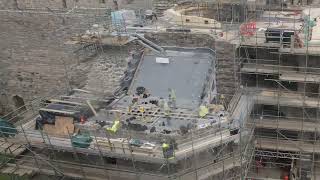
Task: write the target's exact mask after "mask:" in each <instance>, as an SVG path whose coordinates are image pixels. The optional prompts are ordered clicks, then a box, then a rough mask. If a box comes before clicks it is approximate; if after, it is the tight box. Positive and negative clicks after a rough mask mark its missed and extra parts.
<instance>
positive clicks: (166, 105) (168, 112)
mask: <svg viewBox="0 0 320 180" xmlns="http://www.w3.org/2000/svg"><path fill="white" fill-rule="evenodd" d="M163 109H164V114H165V115H166V116H169V115H170V107H169V105H168V102H167V101H166V100H164V104H163Z"/></svg>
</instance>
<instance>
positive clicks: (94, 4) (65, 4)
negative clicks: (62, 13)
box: [0, 0, 152, 10]
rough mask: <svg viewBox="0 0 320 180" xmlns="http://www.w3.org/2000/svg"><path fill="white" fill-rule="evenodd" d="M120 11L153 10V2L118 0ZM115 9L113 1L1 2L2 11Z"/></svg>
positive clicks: (145, 0)
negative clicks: (75, 8)
mask: <svg viewBox="0 0 320 180" xmlns="http://www.w3.org/2000/svg"><path fill="white" fill-rule="evenodd" d="M117 2H118V7H119V8H120V9H152V1H151V0H117ZM74 7H78V8H89V9H90V8H110V9H113V8H114V2H113V0H1V1H0V9H44V10H47V8H50V9H55V10H56V9H60V10H63V9H72V8H74Z"/></svg>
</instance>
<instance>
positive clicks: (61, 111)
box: [40, 108, 78, 115]
mask: <svg viewBox="0 0 320 180" xmlns="http://www.w3.org/2000/svg"><path fill="white" fill-rule="evenodd" d="M40 110H41V111H47V112H55V113H63V114H69V115H73V114H75V113H76V112H78V111H66V110H55V109H47V108H41V109H40Z"/></svg>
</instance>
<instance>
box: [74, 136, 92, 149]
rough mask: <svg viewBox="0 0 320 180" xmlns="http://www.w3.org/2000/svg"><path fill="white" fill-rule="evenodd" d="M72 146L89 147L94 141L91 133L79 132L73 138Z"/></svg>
mask: <svg viewBox="0 0 320 180" xmlns="http://www.w3.org/2000/svg"><path fill="white" fill-rule="evenodd" d="M71 142H72V146H73V147H78V148H88V147H89V146H90V143H91V142H92V138H91V137H90V135H89V134H77V135H74V136H72V138H71Z"/></svg>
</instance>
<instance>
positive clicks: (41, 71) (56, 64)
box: [0, 12, 94, 113]
mask: <svg viewBox="0 0 320 180" xmlns="http://www.w3.org/2000/svg"><path fill="white" fill-rule="evenodd" d="M0 16H1V18H0V29H1V33H0V39H1V43H0V57H1V58H0V77H1V80H0V87H1V88H0V95H1V96H0V113H1V111H2V113H4V112H3V111H5V112H8V111H9V110H12V109H13V108H16V107H15V106H14V102H13V101H12V97H13V96H15V95H18V96H20V97H22V98H23V100H24V102H25V103H26V102H29V101H31V100H34V99H36V98H40V97H45V96H48V95H50V94H52V93H59V92H65V91H66V90H67V89H68V86H69V84H70V86H76V87H78V86H83V85H84V84H85V82H86V76H85V74H86V73H87V72H88V70H89V68H90V61H84V59H83V58H84V57H83V58H82V57H78V56H77V55H76V54H74V53H73V51H75V50H76V49H77V48H79V47H78V46H72V45H65V44H64V43H65V42H66V41H67V40H68V38H70V37H71V36H73V35H75V34H76V33H80V32H84V31H85V29H87V28H88V27H90V24H91V23H93V22H94V17H92V18H89V17H88V18H86V19H82V18H81V17H66V18H61V17H57V16H52V15H49V14H47V15H46V14H42V15H39V14H26V13H6V12H1V14H0Z"/></svg>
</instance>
